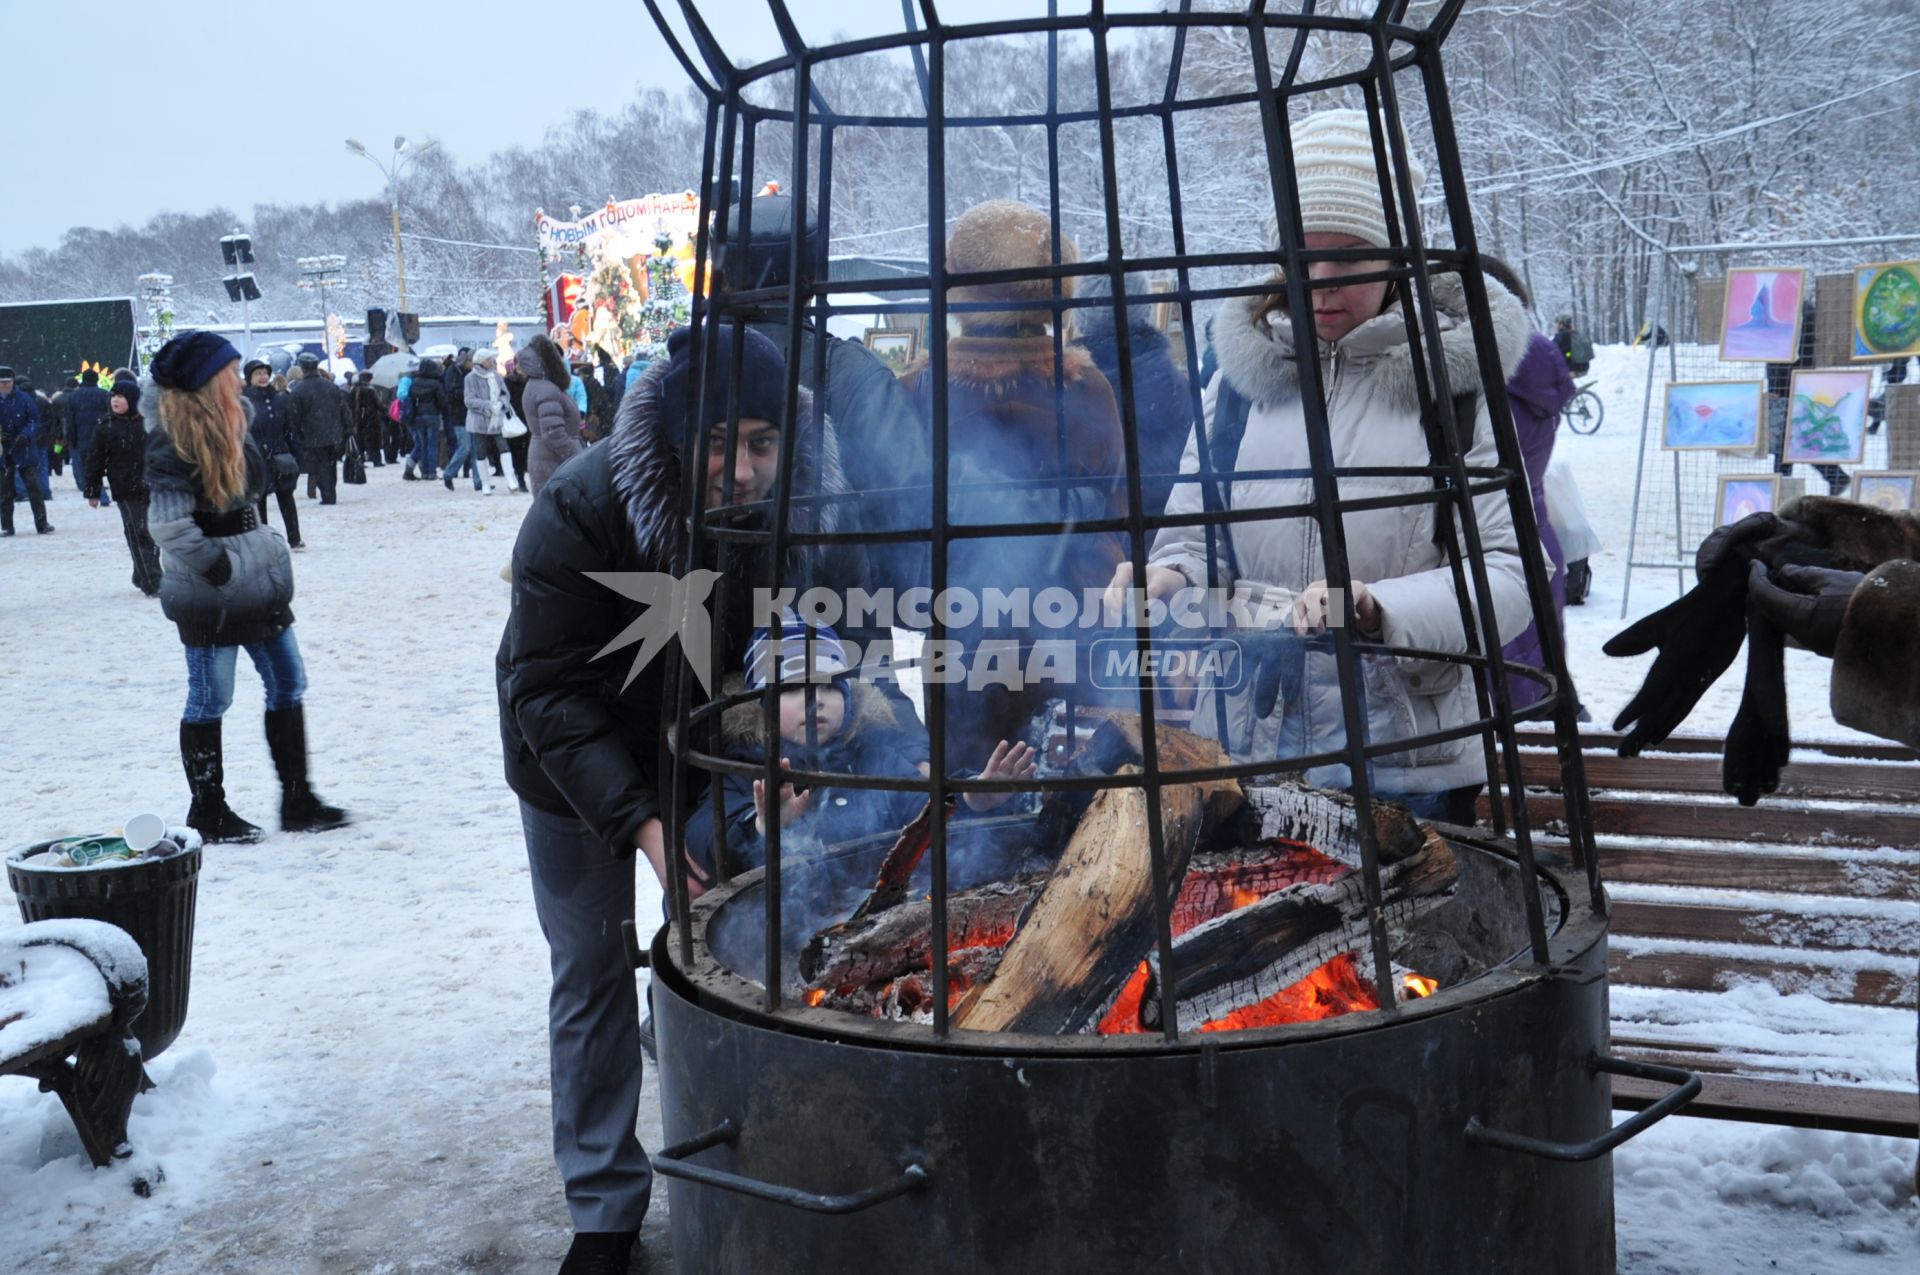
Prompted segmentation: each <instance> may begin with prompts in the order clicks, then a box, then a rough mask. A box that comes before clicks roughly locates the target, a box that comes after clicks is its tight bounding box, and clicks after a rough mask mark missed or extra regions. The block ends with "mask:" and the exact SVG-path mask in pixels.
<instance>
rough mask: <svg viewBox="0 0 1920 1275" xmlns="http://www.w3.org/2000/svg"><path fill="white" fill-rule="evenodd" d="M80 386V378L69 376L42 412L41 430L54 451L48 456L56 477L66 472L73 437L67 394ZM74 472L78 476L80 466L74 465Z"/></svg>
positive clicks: (51, 450)
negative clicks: (69, 426)
mask: <svg viewBox="0 0 1920 1275" xmlns="http://www.w3.org/2000/svg"><path fill="white" fill-rule="evenodd" d="M79 388H80V378H79V377H77V376H70V377H68V378H67V383H66V384H65V385H64V386H62V387H61V389H60V391H59V392H58V393H56V394H54V395H53V396H52V397H50V398H48V399H47V406H46V410H45V411H43V412H42V413H41V416H42V417H43V419H42V420H41V422H40V432H41V434H42V435H44V436H45V438H46V443H45V446H46V449H47V450H48V451H49V452H50V453H52V454H51V455H50V456H49V457H48V463H49V464H50V465H52V467H53V474H54V477H56V478H58V477H59V476H60V475H61V474H63V473H65V472H66V464H67V450H68V447H69V445H70V440H71V438H72V437H73V436H72V433H71V432H70V431H69V429H68V418H67V395H69V394H71V393H72V392H73V391H74V390H76V389H79ZM73 472H74V474H75V476H76V477H77V476H78V475H79V473H80V467H79V466H78V465H76V466H74V471H73Z"/></svg>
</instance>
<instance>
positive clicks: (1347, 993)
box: [1096, 954, 1380, 1036]
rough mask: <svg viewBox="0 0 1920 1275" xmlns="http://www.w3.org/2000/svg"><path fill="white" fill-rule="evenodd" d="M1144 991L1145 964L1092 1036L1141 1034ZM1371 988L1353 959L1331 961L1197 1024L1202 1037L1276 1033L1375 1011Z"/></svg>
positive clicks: (1378, 1006) (1375, 1002) (1130, 980)
mask: <svg viewBox="0 0 1920 1275" xmlns="http://www.w3.org/2000/svg"><path fill="white" fill-rule="evenodd" d="M1146 990H1147V963H1146V962H1145V961H1142V962H1140V967H1139V968H1138V969H1136V970H1134V972H1133V977H1131V978H1129V979H1128V980H1127V983H1126V986H1125V987H1123V988H1121V989H1120V995H1119V996H1118V997H1117V998H1116V999H1115V1000H1114V1002H1113V1008H1112V1009H1110V1010H1108V1011H1107V1014H1106V1017H1104V1018H1102V1019H1101V1020H1100V1025H1099V1027H1098V1028H1096V1030H1097V1031H1098V1032H1099V1033H1100V1035H1102V1036H1134V1035H1140V1034H1142V1033H1143V1032H1144V1031H1145V1030H1146V1029H1145V1028H1143V1027H1141V1026H1140V1001H1141V998H1142V997H1143V996H1145V994H1146ZM1379 1008H1380V1002H1379V1000H1378V999H1377V998H1376V997H1375V996H1374V994H1373V988H1372V986H1371V985H1369V984H1368V983H1367V981H1366V980H1365V979H1364V978H1362V977H1361V976H1360V970H1359V967H1358V966H1356V965H1355V964H1354V960H1353V957H1352V956H1351V955H1348V954H1342V955H1340V956H1336V957H1334V958H1333V959H1332V960H1330V961H1328V962H1327V963H1326V964H1325V965H1322V966H1321V967H1320V968H1319V969H1317V970H1315V971H1313V973H1311V974H1309V975H1307V976H1306V977H1305V978H1303V979H1301V980H1300V981H1299V982H1297V983H1295V984H1294V985H1293V986H1291V987H1283V988H1281V989H1280V990H1279V991H1277V992H1275V993H1274V994H1273V995H1271V996H1269V997H1267V998H1266V999H1265V1000H1263V1001H1256V1002H1255V1003H1254V1004H1252V1005H1243V1006H1241V1007H1240V1008H1239V1009H1236V1010H1234V1011H1233V1012H1232V1013H1231V1014H1228V1015H1226V1016H1225V1017H1222V1018H1216V1019H1214V1020H1213V1021H1211V1022H1207V1023H1202V1024H1201V1025H1200V1030H1201V1031H1203V1032H1224V1031H1242V1030H1245V1029H1247V1028H1251V1027H1277V1026H1279V1025H1280V1024H1282V1023H1312V1022H1318V1021H1319V1020H1321V1019H1323V1018H1338V1017H1339V1016H1340V1015H1342V1014H1352V1013H1357V1012H1360V1011H1362V1010H1369V1009H1379Z"/></svg>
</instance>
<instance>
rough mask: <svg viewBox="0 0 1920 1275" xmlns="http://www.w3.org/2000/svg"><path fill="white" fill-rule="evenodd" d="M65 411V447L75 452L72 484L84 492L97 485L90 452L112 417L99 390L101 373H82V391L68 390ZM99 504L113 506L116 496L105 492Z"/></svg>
mask: <svg viewBox="0 0 1920 1275" xmlns="http://www.w3.org/2000/svg"><path fill="white" fill-rule="evenodd" d="M64 407H65V411H64V412H63V413H62V415H64V416H65V417H66V418H67V421H68V428H67V431H66V440H65V443H66V448H67V450H68V451H69V452H72V453H73V485H74V486H76V487H78V488H79V489H80V490H81V491H85V490H87V488H89V487H92V486H96V485H97V482H96V480H95V478H94V476H93V475H92V474H90V473H88V472H87V452H88V449H90V448H91V447H92V446H93V436H94V433H95V432H96V431H97V430H99V428H100V427H101V426H103V425H105V424H106V423H107V417H108V416H109V415H110V414H111V411H110V409H109V408H108V406H107V392H106V391H105V390H103V389H101V388H100V374H99V373H98V372H96V371H94V370H93V369H91V368H89V369H87V370H86V371H85V372H83V373H81V374H80V385H79V388H77V389H73V390H69V391H67V398H66V403H65V404H64ZM100 503H101V504H103V505H110V504H112V503H113V496H112V494H111V492H109V491H103V492H102V494H101V499H100Z"/></svg>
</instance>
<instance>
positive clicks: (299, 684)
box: [180, 626, 307, 722]
mask: <svg viewBox="0 0 1920 1275" xmlns="http://www.w3.org/2000/svg"><path fill="white" fill-rule="evenodd" d="M239 650H240V648H239V647H237V646H190V647H187V648H186V652H187V706H186V708H185V709H184V710H182V711H181V713H180V720H181V721H183V722H217V721H219V720H220V719H221V718H222V717H224V716H226V712H227V708H228V706H230V705H231V704H232V703H233V666H234V656H235V654H236V653H237V652H238V651H239ZM247 657H248V658H249V659H251V660H252V661H253V668H254V671H255V672H257V673H258V674H260V684H261V685H262V686H263V687H264V688H265V689H266V692H267V710H268V711H269V712H271V711H273V710H274V709H278V708H296V707H298V706H299V704H300V697H301V696H303V695H305V694H306V692H307V666H306V665H305V664H304V663H302V662H301V660H300V646H299V644H298V643H297V642H295V641H294V640H293V629H292V627H291V626H289V627H287V628H285V629H282V630H281V631H280V633H279V635H278V636H276V637H271V638H268V639H267V640H266V641H264V642H249V643H247Z"/></svg>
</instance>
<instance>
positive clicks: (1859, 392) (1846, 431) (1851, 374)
mask: <svg viewBox="0 0 1920 1275" xmlns="http://www.w3.org/2000/svg"><path fill="white" fill-rule="evenodd" d="M1872 389H1873V373H1872V372H1871V371H1869V370H1867V369H1864V368H1862V369H1860V370H1858V371H1834V370H1832V369H1825V368H1822V369H1815V370H1800V371H1796V372H1794V374H1793V389H1792V392H1791V394H1790V395H1789V398H1788V405H1787V436H1786V439H1785V441H1784V442H1783V444H1782V445H1781V448H1780V459H1781V460H1783V461H1787V462H1793V461H1812V462H1814V463H1815V464H1822V465H1858V464H1859V463H1860V461H1861V460H1862V459H1863V458H1864V457H1865V454H1866V448H1867V396H1868V395H1869V393H1870V392H1871V391H1872Z"/></svg>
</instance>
